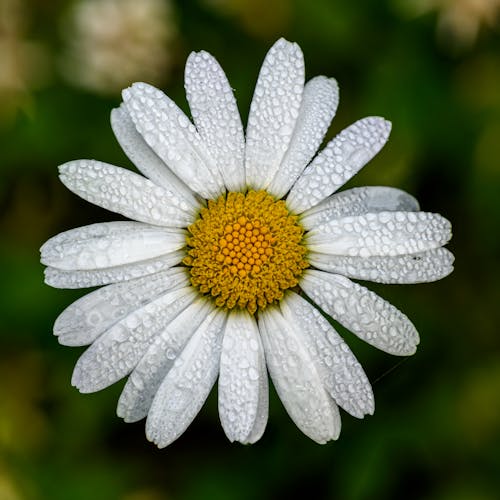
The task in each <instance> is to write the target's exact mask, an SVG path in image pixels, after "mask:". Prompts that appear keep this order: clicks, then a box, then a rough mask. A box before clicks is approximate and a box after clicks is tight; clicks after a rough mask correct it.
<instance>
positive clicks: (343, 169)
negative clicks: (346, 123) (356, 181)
mask: <svg viewBox="0 0 500 500" xmlns="http://www.w3.org/2000/svg"><path fill="white" fill-rule="evenodd" d="M390 131H391V124H390V122H388V121H386V120H384V119H383V118H379V117H368V118H363V119H362V120H358V121H357V122H356V123H354V124H353V125H351V126H350V127H348V128H346V129H345V130H343V131H342V132H341V133H340V134H339V135H337V136H336V137H335V138H334V139H333V140H331V141H330V142H329V143H328V145H327V146H326V147H325V149H323V151H321V152H320V153H319V154H318V156H316V158H315V159H314V160H313V161H312V162H311V164H310V165H309V166H308V167H307V168H306V169H305V170H304V172H303V174H302V175H301V176H300V177H299V178H298V180H297V182H296V183H295V185H294V186H293V187H292V190H291V191H290V194H289V195H288V198H287V204H288V207H289V208H290V210H292V211H293V212H295V213H302V212H304V210H307V209H308V208H311V207H313V206H314V205H317V204H318V203H320V202H321V201H323V200H324V199H325V198H326V197H327V196H330V195H331V194H332V193H333V192H335V191H337V189H339V188H340V187H341V186H342V185H344V184H345V183H346V182H347V181H348V180H349V179H350V178H351V177H353V176H354V175H355V174H356V173H357V172H358V171H359V170H360V169H361V168H362V167H364V166H365V165H366V164H367V163H368V162H369V161H370V160H371V159H372V158H373V157H374V156H375V155H376V154H377V153H378V152H379V151H380V150H381V149H382V147H383V146H384V144H385V143H386V142H387V139H388V138H389V133H390Z"/></svg>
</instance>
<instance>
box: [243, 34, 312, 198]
mask: <svg viewBox="0 0 500 500" xmlns="http://www.w3.org/2000/svg"><path fill="white" fill-rule="evenodd" d="M303 90H304V57H303V55H302V51H301V50H300V47H299V46H298V45H297V44H296V43H290V42H287V41H286V40H284V39H283V38H281V39H280V40H278V41H277V42H276V43H275V44H274V45H273V46H272V47H271V49H270V50H269V52H268V53H267V55H266V58H265V59H264V62H263V64H262V68H261V70H260V73H259V78H258V80H257V85H256V87H255V92H254V95H253V99H252V104H251V106H250V113H249V115H248V126H247V136H246V151H245V155H246V158H245V171H246V181H247V184H248V186H249V187H250V188H253V189H265V188H266V187H267V186H268V185H269V183H270V182H271V181H272V179H273V177H274V176H275V174H276V172H277V171H278V168H279V166H280V164H281V161H282V160H283V157H284V156H285V153H286V151H287V149H288V147H289V145H290V140H291V138H292V135H293V131H294V128H295V123H296V121H297V117H298V114H299V108H300V103H301V99H302V92H303Z"/></svg>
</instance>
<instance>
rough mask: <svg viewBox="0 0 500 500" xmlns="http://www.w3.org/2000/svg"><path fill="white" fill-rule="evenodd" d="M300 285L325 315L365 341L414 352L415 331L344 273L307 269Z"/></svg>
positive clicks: (399, 353) (400, 351)
mask: <svg viewBox="0 0 500 500" xmlns="http://www.w3.org/2000/svg"><path fill="white" fill-rule="evenodd" d="M300 286H301V288H302V289H303V290H304V291H305V292H306V294H307V295H309V297H310V298H311V299H312V300H313V301H314V302H315V303H316V304H317V305H318V306H319V307H320V308H321V309H323V311H325V312H326V313H327V314H329V315H330V316H331V317H332V318H333V319H335V320H336V321H338V322H339V323H340V324H341V325H343V326H345V327H346V328H348V329H349V330H351V331H352V332H353V333H354V334H356V335H357V336H358V337H359V338H361V339H363V340H364V341H365V342H368V343H369V344H371V345H373V346H375V347H377V348H378V349H381V350H382V351H385V352H388V353H389V354H394V355H397V356H409V355H410V354H414V353H415V351H416V349H417V345H418V343H419V337H418V332H417V330H416V329H415V327H414V326H413V324H412V323H411V322H410V320H409V319H408V318H407V317H406V316H405V315H404V314H403V313H402V312H401V311H398V310H397V309H396V308H395V307H394V306H393V305H391V304H389V302H387V301H385V300H384V299H382V298H380V297H379V296H378V295H376V294H375V293H373V292H371V291H370V290H368V289H367V288H365V287H362V286H360V285H358V284H356V283H353V282H352V281H350V280H349V279H348V278H345V277H344V276H339V275H337V274H330V273H324V272H322V271H311V270H308V271H306V272H305V273H304V275H303V276H302V281H301V283H300Z"/></svg>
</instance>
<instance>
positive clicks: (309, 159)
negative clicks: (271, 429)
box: [41, 39, 453, 447]
mask: <svg viewBox="0 0 500 500" xmlns="http://www.w3.org/2000/svg"><path fill="white" fill-rule="evenodd" d="M185 75H186V77H185V87H186V93H187V99H188V101H189V105H190V108H191V114H192V116H193V121H194V125H193V123H191V121H190V120H189V118H187V117H186V116H185V115H184V114H183V113H182V111H181V110H180V109H179V108H178V107H177V106H176V105H175V104H174V103H173V102H172V101H171V100H170V99H169V98H168V97H167V96H166V95H164V94H163V93H162V92H160V91H159V90H157V89H155V88H153V87H151V86H149V85H147V84H145V83H136V84H134V85H132V87H130V88H128V89H126V90H125V91H124V92H123V103H122V105H121V106H120V107H119V108H118V109H115V110H113V111H112V113H111V123H112V127H113V130H114V132H115V135H116V137H117V139H118V142H119V143H120V144H121V146H122V147H123V149H124V151H125V153H126V154H127V155H128V157H129V158H130V159H131V160H132V162H133V163H134V164H135V165H136V166H137V168H138V169H139V170H140V171H141V172H142V173H143V174H144V175H145V176H146V177H147V179H146V178H144V177H142V176H140V175H137V174H135V173H133V172H131V171H129V170H125V169H122V168H119V167H115V166H112V165H108V164H105V163H102V162H98V161H94V160H77V161H71V162H69V163H66V164H64V165H62V166H61V167H60V177H61V180H62V182H63V183H64V184H65V185H66V186H67V187H68V188H69V189H70V190H72V191H73V192H74V193H76V194H78V195H79V196H81V197H82V198H84V199H85V200H88V201H90V202H92V203H95V204H96V205H99V206H101V207H103V208H106V209H109V210H112V211H113V212H116V213H119V214H122V215H125V216H126V217H129V218H131V219H134V220H135V221H137V222H126V221H121V222H108V223H101V224H93V225H90V226H85V227H82V228H77V229H72V230H70V231H67V232H64V233H61V234H59V235H57V236H55V237H54V238H51V239H50V240H49V241H48V242H47V243H45V245H43V247H42V249H41V252H42V262H43V263H44V264H45V265H47V266H48V267H47V269H46V282H47V283H48V284H49V285H51V286H54V287H59V288H80V287H82V288H83V287H91V286H98V285H107V286H104V287H103V288H100V289H98V290H96V291H94V292H92V293H90V294H88V295H86V296H84V297H82V298H81V299H79V300H77V301H76V302H75V303H73V304H72V305H70V306H69V307H68V308H67V309H66V310H65V311H64V312H63V313H62V314H61V315H60V316H59V318H58V319H57V321H56V323H55V327H54V333H55V335H57V336H58V338H59V342H60V343H61V344H64V345H71V346H81V345H88V344H91V345H90V347H89V348H88V349H87V350H86V351H85V352H84V354H83V355H82V356H81V358H80V359H79V361H78V363H77V365H76V367H75V370H74V373H73V379H72V383H73V385H75V386H76V387H77V388H78V389H79V390H80V391H81V392H94V391H99V390H101V389H104V388H105V387H107V386H109V385H111V384H113V383H115V382H116V381H118V380H120V379H121V378H123V377H125V376H127V375H128V376H129V378H128V381H127V383H126V385H125V387H124V389H123V392H122V394H121V397H120V400H119V403H118V415H119V416H121V417H122V418H124V419H125V421H127V422H134V421H137V420H140V419H142V418H144V417H146V416H147V423H146V433H147V437H148V438H149V439H150V440H151V441H153V442H155V443H156V444H157V445H158V446H160V447H164V446H167V445H168V444H170V443H171V442H172V441H174V440H175V439H177V438H178V437H179V436H180V435H181V434H182V433H183V432H184V431H185V430H186V428H187V427H188V425H189V424H190V423H191V421H192V420H193V419H194V417H195V416H196V414H197V413H198V411H199V410H200V408H201V406H202V405H203V403H204V401H205V399H206V398H207V396H208V394H209V392H210V390H211V388H212V386H213V385H214V383H215V381H216V380H217V377H218V398H219V413H220V420H221V422H222V426H223V428H224V431H225V433H226V435H227V437H228V438H229V439H230V440H231V441H239V442H242V443H253V442H255V441H257V440H258V439H259V438H260V437H261V435H262V433H263V432H264V428H265V426H266V422H267V416H268V379H267V373H266V370H268V371H269V374H270V376H271V378H272V380H273V383H274V385H275V387H276V390H277V392H278V394H279V396H280V398H281V400H282V402H283V404H284V406H285V408H286V410H287V412H288V414H289V415H290V417H291V418H292V420H293V421H294V422H295V424H296V425H297V426H298V427H299V428H300V429H301V430H302V432H304V433H305V434H306V435H307V436H309V437H310V438H311V439H313V440H315V441H317V442H318V443H325V442H327V441H329V440H331V439H337V437H338V436H339V432H340V416H339V408H338V407H339V406H340V407H341V408H343V409H344V410H345V411H347V412H348V413H350V414H351V415H354V416H355V417H359V418H361V417H363V416H364V415H365V414H371V413H373V410H374V402H373V393H372V388H371V386H370V383H369V381H368V379H367V377H366V375H365V373H364V372H363V369H362V368H361V366H360V364H359V363H358V361H357V360H356V358H355V357H354V355H353V354H352V352H351V351H350V349H349V347H348V346H347V345H346V344H345V342H344V341H343V340H342V338H341V337H340V336H339V335H338V333H337V332H336V331H335V330H334V328H333V327H332V326H331V324H330V322H329V321H328V320H327V319H325V317H324V316H323V314H322V313H321V312H320V311H319V309H317V308H316V307H315V306H314V305H313V304H311V301H312V302H313V303H314V304H316V305H317V306H319V307H320V308H321V309H322V310H323V311H325V312H326V313H327V314H329V315H330V316H331V317H332V318H333V319H334V320H336V321H337V322H338V323H340V324H342V325H344V326H345V327H347V328H348V329H350V330H351V331H352V332H354V333H355V334H356V335H357V336H359V337H360V338H362V339H363V340H365V341H366V342H368V343H370V344H372V345H374V346H375V347H377V348H379V349H382V350H383V351H386V352H388V353H391V354H395V355H402V356H406V355H410V354H413V353H414V352H415V349H416V346H417V344H418V342H419V338H418V333H417V331H416V330H415V327H414V326H413V325H412V323H411V322H410V321H409V320H408V318H407V317H406V316H405V315H404V314H402V313H401V312H400V311H398V310H397V309H396V308H395V307H393V306H392V305H390V304H389V303H387V302H386V301H384V300H383V299H381V298H380V297H378V296H377V295H375V294H374V293H373V292H371V291H369V290H368V289H366V288H364V287H363V286H361V285H358V284H356V283H354V282H352V281H351V280H350V279H349V278H355V279H361V280H371V281H376V282H381V283H417V282H425V281H433V280H437V279H440V278H442V277H444V276H446V275H447V274H448V273H450V272H451V270H452V262H453V256H452V255H451V253H450V252H448V251H447V250H445V249H444V248H442V246H443V245H444V244H446V242H447V241H448V240H449V239H450V237H451V232H450V224H449V222H448V221H446V220H445V219H444V218H442V217H441V216H440V215H437V214H431V213H426V212H420V211H419V207H418V204H417V202H416V200H415V199H414V198H413V197H411V196H410V195H408V194H406V193H404V192H402V191H400V190H397V189H393V188H388V187H363V188H356V189H349V190H345V191H343V192H340V193H337V194H333V193H334V192H335V191H337V190H338V189H339V188H340V187H341V186H342V185H343V184H344V183H345V182H347V181H348V180H349V179H350V178H351V177H352V176H353V175H354V174H356V172H357V171H358V170H359V169H361V168H362V167H363V166H364V165H365V164H366V163H367V162H368V161H369V160H370V159H371V158H373V156H374V155H376V154H377V153H378V152H379V151H380V149H381V148H382V146H383V145H384V143H385V142H386V141H387V138H388V136H389V131H390V123H389V122H387V121H386V120H384V119H382V118H378V117H370V118H364V119H362V120H359V121H358V122H356V123H355V124H353V125H351V126H350V127H348V128H347V129H346V130H344V131H342V132H341V133H340V134H339V135H337V136H336V137H335V138H334V139H333V140H332V141H330V142H329V143H328V144H327V145H326V147H325V148H324V149H323V150H322V151H321V152H320V153H319V154H317V155H316V152H317V149H318V148H319V146H320V144H321V142H322V140H323V138H324V136H325V133H326V131H327V129H328V126H329V124H330V121H331V120H332V118H333V116H334V114H335V111H336V108H337V103H338V87H337V83H336V81H335V80H333V79H330V78H326V77H324V76H319V77H316V78H313V79H311V80H309V81H308V82H307V83H306V84H305V85H304V61H303V56H302V52H301V50H300V48H299V47H298V45H296V44H293V43H289V42H287V41H285V40H283V39H281V40H279V41H278V42H276V44H275V45H274V46H273V47H272V48H271V50H270V51H269V53H268V54H267V56H266V58H265V60H264V63H263V65H262V69H261V71H260V75H259V79H258V81H257V86H256V88H255V94H254V97H253V101H252V105H251V108H250V115H249V119H248V126H247V130H246V139H245V137H244V134H243V127H242V124H241V119H240V115H239V113H238V109H237V106H236V101H235V98H234V96H233V92H232V90H231V87H230V85H229V83H228V81H227V79H226V76H225V74H224V72H223V71H222V69H221V67H220V66H219V64H218V63H217V61H216V60H215V59H214V58H213V57H212V56H211V55H209V54H207V53H206V52H199V53H193V54H191V55H190V56H189V59H188V61H187V64H186V74H185ZM315 155H316V156H315ZM207 200H208V201H207ZM304 295H307V296H308V297H309V298H310V299H311V301H307V300H305V299H304Z"/></svg>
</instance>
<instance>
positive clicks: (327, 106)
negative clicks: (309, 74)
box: [268, 76, 339, 198]
mask: <svg viewBox="0 0 500 500" xmlns="http://www.w3.org/2000/svg"><path fill="white" fill-rule="evenodd" d="M338 103H339V88H338V85H337V82H336V81H335V80H334V79H333V78H326V77H325V76H317V77H316V78H313V79H312V80H309V81H308V82H307V83H306V85H305V87H304V95H303V96H302V103H301V105H300V110H299V117H298V118H297V123H296V125H295V130H294V131H293V136H292V139H291V141H290V146H289V148H288V151H287V152H286V154H285V157H284V158H283V161H282V162H281V165H280V167H279V170H278V172H276V175H275V176H274V179H273V181H272V182H271V184H270V185H269V187H268V191H269V192H270V193H272V194H273V195H274V196H275V197H276V198H282V197H283V196H284V195H285V194H286V193H287V192H288V191H289V190H290V188H291V187H292V186H293V184H294V182H295V181H296V180H297V178H298V177H299V175H300V174H301V173H302V171H303V170H304V168H306V165H307V164H308V163H309V162H310V161H311V159H312V157H313V156H314V155H315V154H316V151H317V150H318V148H319V147H320V145H321V142H322V141H323V139H324V137H325V134H326V132H327V130H328V127H329V126H330V122H331V121H332V119H333V117H334V116H335V112H336V110H337V106H338Z"/></svg>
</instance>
